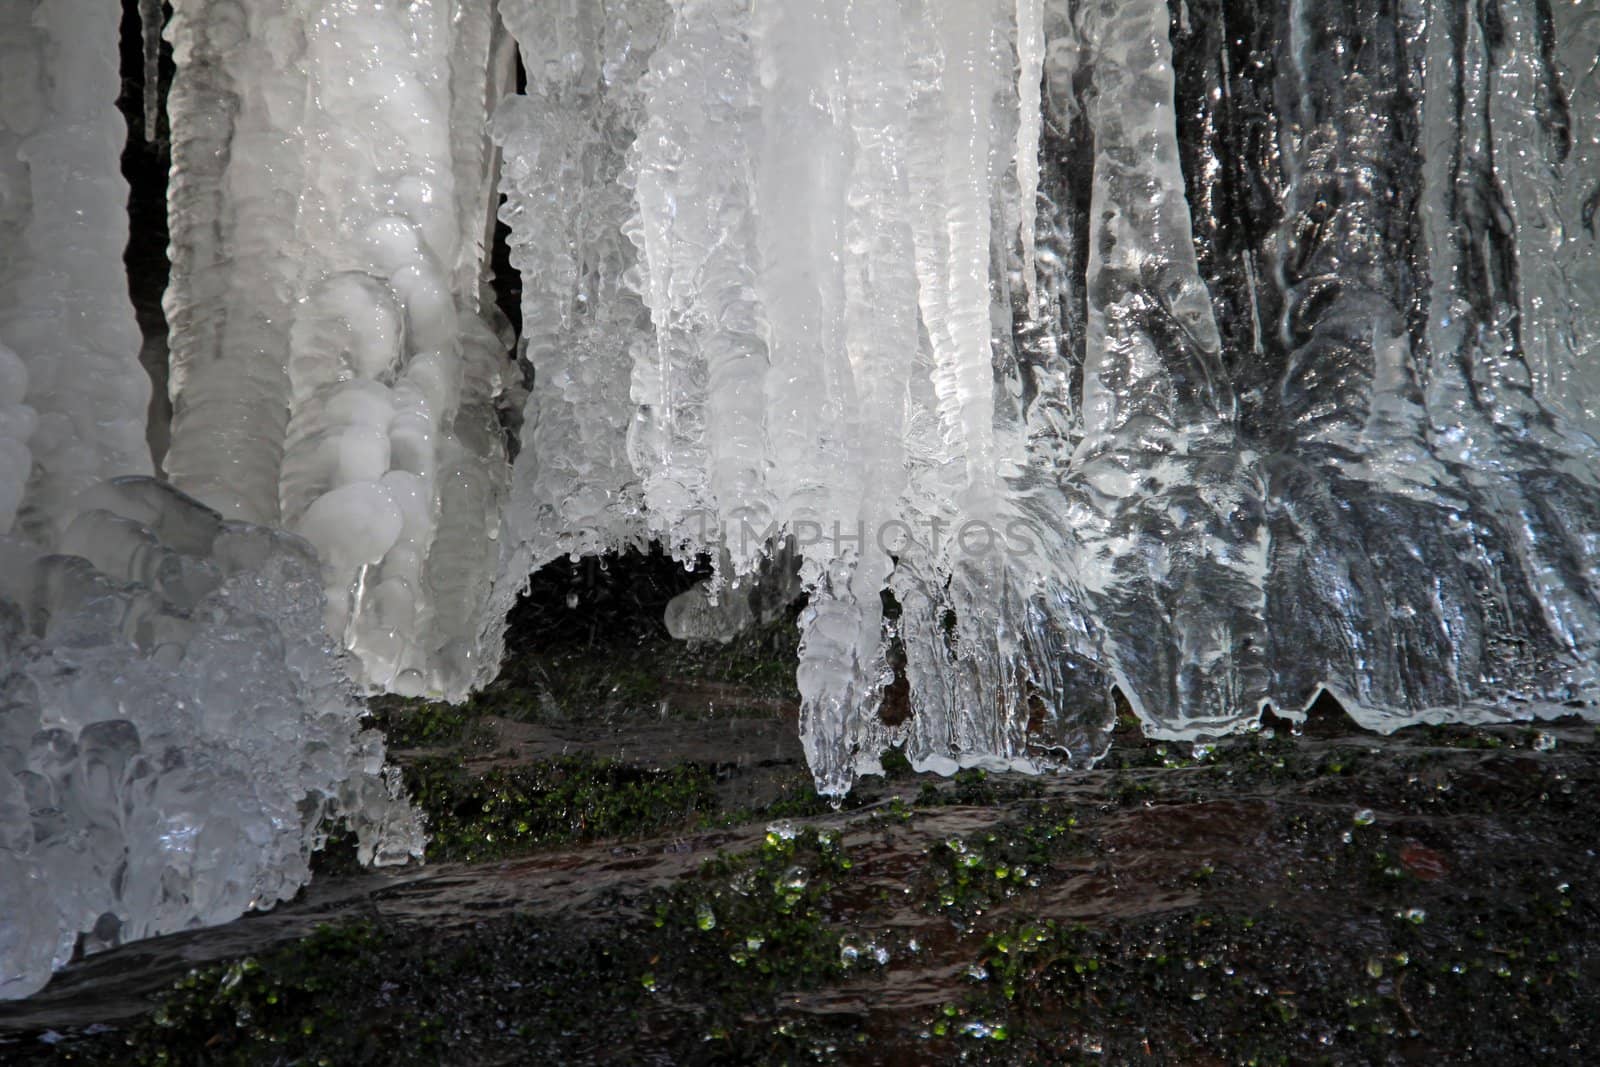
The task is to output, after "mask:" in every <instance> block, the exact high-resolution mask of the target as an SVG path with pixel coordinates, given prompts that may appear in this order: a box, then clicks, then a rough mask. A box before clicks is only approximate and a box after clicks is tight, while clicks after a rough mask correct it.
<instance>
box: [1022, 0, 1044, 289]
mask: <svg viewBox="0 0 1600 1067" xmlns="http://www.w3.org/2000/svg"><path fill="white" fill-rule="evenodd" d="M1043 78H1044V0H1017V207H1018V210H1017V232H1018V235H1019V236H1020V237H1021V239H1022V283H1023V285H1024V286H1026V287H1027V292H1028V311H1029V313H1030V314H1032V313H1033V311H1034V308H1035V306H1036V305H1037V303H1038V298H1039V294H1038V283H1039V279H1038V266H1037V264H1036V263H1035V261H1034V231H1035V229H1036V227H1037V223H1038V218H1039V203H1038V200H1039V124H1040V122H1042V121H1043V114H1042V113H1041V110H1040V101H1039V88H1040V82H1041V80H1042V79H1043Z"/></svg>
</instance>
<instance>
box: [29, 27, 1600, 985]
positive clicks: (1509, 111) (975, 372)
mask: <svg viewBox="0 0 1600 1067" xmlns="http://www.w3.org/2000/svg"><path fill="white" fill-rule="evenodd" d="M139 7H140V10H141V13H142V14H143V15H144V17H145V18H146V20H147V25H146V32H145V35H144V42H143V43H144V45H145V56H146V61H147V62H149V61H151V60H152V59H154V58H158V55H157V53H156V51H155V50H154V48H153V47H152V46H153V45H154V44H156V43H158V41H157V39H156V38H155V37H154V36H152V34H151V29H150V27H151V26H152V25H153V23H154V22H155V21H157V20H158V18H159V15H160V13H161V5H160V4H155V3H146V2H141V3H140V5H139ZM173 8H174V11H173V18H172V20H171V23H170V25H169V26H168V27H167V31H166V32H167V35H168V38H169V40H170V41H171V42H172V44H173V49H174V59H175V61H176V65H177V79H176V81H175V83H174V85H173V87H172V91H171V94H170V96H169V98H168V105H169V107H168V126H169V127H170V131H171V137H172V145H173V161H174V166H173V174H172V182H171V187H170V201H169V207H170V214H171V220H170V221H171V233H172V259H173V278H172V284H171V287H170V289H169V291H168V293H167V297H166V309H167V313H168V316H169V320H170V327H171V343H172V373H171V390H172V396H173V402H174V425H173V427H172V448H171V451H170V453H169V454H168V457H167V470H168V474H169V475H170V477H171V478H172V480H173V483H174V485H175V486H176V487H177V489H181V490H183V491H184V492H186V493H189V494H192V496H193V497H197V498H198V499H199V501H200V502H199V503H197V502H196V501H195V500H193V499H190V498H189V497H186V496H184V495H182V494H181V493H178V492H177V491H176V490H174V489H173V488H171V487H168V486H164V485H162V484H161V483H157V482H154V481H151V480H148V479H144V478H138V477H135V478H132V479H131V480H130V479H128V478H126V477H120V478H119V477H118V476H128V475H144V474H147V473H148V472H149V469H150V463H149V454H148V452H147V450H146V447H145V444H144V433H143V430H144V426H143V420H144V412H145V409H146V403H145V401H146V398H147V393H146V392H145V390H146V389H147V388H148V383H147V382H146V381H145V379H144V378H143V376H142V375H141V373H140V371H139V368H138V363H137V354H138V349H139V338H138V336H137V331H136V328H135V324H134V319H133V317H132V315H131V312H130V310H129V308H128V301H127V293H126V287H125V285H124V282H123V278H122V275H121V256H120V253H121V246H122V243H123V241H124V240H125V239H126V234H127V222H126V212H125V208H124V200H125V197H126V189H125V187H124V186H123V185H122V182H121V179H120V177H119V176H118V172H117V152H118V149H119V148H120V146H121V144H122V136H123V134H122V130H121V129H120V127H119V126H118V121H119V120H118V119H117V117H116V113H115V111H114V109H113V108H112V107H111V103H110V102H111V100H112V98H113V97H114V96H115V93H116V90H117V67H116V56H117V47H116V46H117V41H116V38H115V21H114V19H113V18H112V14H111V11H110V9H108V8H106V7H105V5H103V4H99V3H91V2H89V0H48V2H45V0H0V14H3V15H5V16H7V18H6V21H5V24H6V25H7V27H8V32H7V36H6V38H5V40H4V41H3V42H0V96H3V104H4V106H3V107H0V248H3V249H4V258H3V259H0V534H5V533H6V532H7V531H9V536H6V537H4V538H3V539H0V652H3V654H4V659H3V661H0V701H4V702H5V707H6V712H5V717H4V718H3V719H0V834H3V837H0V895H3V899H0V904H3V905H4V908H3V914H5V915H6V916H8V917H9V916H11V915H26V916H28V919H27V921H25V922H20V923H19V922H10V923H7V924H5V925H4V926H0V982H3V983H5V984H4V986H3V987H0V992H3V993H5V994H8V995H16V994H17V993H18V992H24V991H26V990H27V989H31V988H35V987H36V986H37V984H38V983H39V982H40V981H42V976H44V975H46V974H48V971H49V969H50V967H51V966H52V965H54V964H56V963H59V961H60V960H61V959H62V957H63V954H64V953H66V952H67V951H69V950H70V949H71V947H72V945H73V944H74V942H75V941H76V939H77V937H78V935H79V934H80V933H84V932H87V936H88V938H89V942H88V943H89V944H90V945H91V946H94V945H101V944H105V943H108V942H110V941H113V940H115V939H117V938H121V937H127V936H136V935H140V934H144V933H150V932H154V931H157V930H163V929H172V928H175V927H177V926H182V925H186V924H189V923H192V922H197V921H199V922H203V921H211V920H214V919H217V918H220V917H223V916H226V915H230V914H236V913H238V911H240V910H242V909H243V908H245V907H247V906H249V905H250V904H251V903H252V902H254V903H257V904H260V903H265V902H270V901H272V900H275V899H279V898H281V897H282V896H283V895H285V894H286V893H289V892H292V890H293V888H294V886H295V885H298V884H299V882H300V881H302V880H303V879H304V877H305V861H306V856H307V855H308V852H309V850H310V848H311V847H312V846H313V845H314V844H315V843H316V841H317V839H318V835H319V834H320V833H321V832H322V831H321V829H320V827H322V826H323V824H324V822H325V820H326V819H327V818H328V817H329V816H331V815H334V814H341V815H346V816H349V817H351V818H353V819H354V820H355V821H356V822H357V824H358V825H360V826H363V827H365V828H366V830H365V831H364V832H365V833H366V835H367V840H368V842H369V844H370V846H371V848H372V849H373V850H374V851H377V852H381V853H383V854H384V855H386V856H398V855H401V854H406V853H409V852H410V851H412V850H413V848H414V846H415V844H416V840H417V836H416V835H417V831H416V827H415V825H414V823H413V822H412V821H411V816H410V814H409V812H408V810H407V809H406V808H405V807H404V805H403V804H402V803H400V802H399V800H398V799H397V798H396V797H395V796H394V795H393V791H392V790H393V782H392V780H389V779H386V778H385V777H384V773H383V771H382V765H381V749H380V748H379V747H378V742H377V739H376V738H373V737H371V736H369V735H366V734H363V733H361V732H359V731H358V729H357V726H356V710H355V705H354V704H353V702H352V698H351V694H350V692H349V691H348V690H347V688H346V685H345V682H344V681H342V680H341V679H342V675H341V674H340V671H341V667H340V663H341V662H348V664H349V665H350V666H351V667H352V669H353V670H354V671H355V673H356V676H357V681H358V682H359V684H361V685H362V686H364V687H366V688H369V689H379V688H382V689H391V690H396V691H400V692H405V693H428V694H436V695H445V696H449V697H452V698H455V697H460V696H462V695H463V694H465V693H466V692H467V691H468V690H469V689H470V688H471V687H472V686H475V685H479V684H482V683H483V682H485V681H487V680H488V678H489V677H490V676H491V675H492V673H493V672H494V670H495V667H496V665H497V662H498V659H499V656H500V644H501V638H500V633H501V628H502V626H503V615H504V609H505V608H506V607H508V606H509V604H510V603H511V601H512V600H513V599H514V598H515V596H516V595H517V593H518V591H519V590H520V589H521V588H523V586H524V583H525V582H526V580H527V578H528V576H529V574H530V572H531V571H532V570H533V569H535V568H537V567H538V566H540V565H542V564H543V563H545V562H547V561H549V560H551V559H554V558H556V557H558V556H561V555H569V556H578V555H582V554H593V553H600V552H605V551H609V550H613V549H616V548H620V547H623V546H626V545H635V544H641V543H643V542H645V541H647V540H657V541H659V542H661V543H662V544H664V545H665V546H666V547H667V548H668V550H669V551H671V552H672V553H673V554H674V555H675V556H677V557H678V558H679V559H680V560H683V561H685V562H692V561H693V560H694V559H696V558H697V557H698V556H700V555H701V554H702V553H703V554H707V555H709V557H710V558H711V559H712V560H713V561H714V562H715V564H716V569H717V574H716V576H715V578H713V579H712V580H711V581H710V582H709V583H707V584H706V585H704V586H702V587H699V588H697V589H696V590H695V591H693V593H691V594H689V595H688V596H686V597H685V598H681V599H680V600H679V601H677V602H675V604H674V607H673V609H672V614H671V617H670V619H669V623H670V624H671V625H672V627H673V629H674V631H675V632H678V633H681V634H683V635H686V636H695V637H699V638H708V637H709V638H720V637H724V636H726V635H727V633H728V632H729V631H730V630H731V629H732V628H734V627H737V626H738V625H741V624H742V623H743V621H744V620H746V619H748V618H754V617H756V616H758V615H762V614H770V612H771V611H772V610H773V605H774V604H776V603H779V602H781V601H783V600H785V599H786V593H787V589H788V587H787V586H786V584H785V583H787V582H789V581H790V580H791V575H795V574H797V575H798V583H799V587H800V588H802V589H803V590H804V592H805V594H806V597H807V603H806V607H805V610H804V612H803V613H802V615H801V618H800V625H801V628H802V645H801V662H800V665H799V670H798V683H799V689H800V692H801V695H802V713H801V731H802V735H803V740H804V743H805V747H806V751H807V754H808V757H809V759H810V761H811V765H812V768H813V771H814V772H815V775H816V780H817V783H818V786H819V788H821V789H822V790H823V791H825V792H828V793H834V794H837V793H840V792H842V791H844V790H846V789H848V788H849V787H850V784H851V783H852V781H853V780H854V778H855V776H856V775H858V774H860V773H863V772H872V771H874V770H876V769H878V768H879V757H880V755H881V753H882V752H883V751H884V750H885V749H886V748H887V747H889V746H901V747H903V748H904V750H905V752H906V755H907V756H908V757H909V758H910V759H911V761H912V762H913V763H914V764H915V765H916V766H918V767H922V768H927V769H933V770H939V771H944V772H949V771H951V770H953V769H955V768H957V767H959V766H963V765H974V764H977V765H982V766H991V767H1013V768H1021V769H1027V770H1039V769H1043V768H1047V767H1055V766H1062V765H1075V766H1076V765H1084V764H1087V763H1091V762H1092V761H1093V760H1095V759H1096V758H1098V757H1099V755H1100V754H1101V753H1102V752H1103V751H1104V749H1105V746H1106V743H1107V736H1108V731H1109V728H1110V725H1111V722H1112V714H1111V703H1110V699H1109V694H1110V692H1111V690H1112V688H1113V687H1116V688H1117V689H1120V691H1121V692H1122V693H1123V695H1124V696H1125V697H1126V698H1127V700H1128V702H1129V704H1130V705H1131V706H1132V708H1133V709H1134V711H1135V712H1136V713H1137V714H1138V715H1139V717H1140V718H1141V719H1142V721H1143V723H1144V725H1145V728H1146V730H1147V731H1149V732H1151V733H1154V734H1157V735H1159V736H1164V737H1170V738H1203V737H1210V736H1213V735H1216V734H1219V733H1222V732H1225V731H1228V730H1236V729H1243V728H1248V727H1249V726H1250V725H1252V724H1253V723H1254V722H1256V721H1257V719H1258V717H1259V715H1260V713H1261V709H1262V707H1263V706H1264V705H1266V704H1269V703H1270V704H1271V705H1273V706H1274V707H1275V708H1276V709H1278V711H1279V713H1280V714H1286V715H1288V716H1290V717H1295V716H1297V715H1299V714H1301V713H1302V712H1301V709H1303V708H1304V707H1306V706H1307V704H1308V703H1309V701H1310V700H1312V699H1313V698H1314V697H1315V696H1316V694H1317V693H1318V692H1320V691H1322V690H1330V691H1332V692H1333V693H1335V694H1336V695H1337V696H1338V697H1339V699H1340V700H1341V701H1342V702H1343V703H1344V704H1345V705H1346V707H1347V708H1348V709H1349V710H1350V711H1351V713H1352V714H1354V715H1355V716H1356V717H1357V718H1358V719H1360V720H1361V721H1362V722H1364V723H1366V724H1368V725H1370V726H1373V727H1375V728H1378V729H1384V730H1387V729H1393V728H1396V727H1398V726H1401V725H1404V724H1406V723H1412V722H1419V721H1440V720H1446V719H1453V720H1474V721H1482V720H1488V719H1495V718H1508V717H1535V716H1551V715H1557V714H1562V713H1565V712H1568V711H1572V710H1576V711H1580V712H1583V713H1585V714H1590V715H1593V714H1595V710H1594V709H1595V702H1596V698H1597V695H1600V473H1597V460H1600V445H1597V442H1596V435H1597V434H1600V370H1597V367H1600V358H1597V353H1596V351H1595V346H1596V339H1597V337H1600V249H1597V244H1600V237H1597V230H1596V216H1597V215H1600V178H1597V177H1596V175H1597V174H1600V70H1597V67H1600V63H1597V59H1596V57H1597V55H1600V17H1597V16H1596V15H1595V14H1593V13H1592V12H1590V11H1589V10H1588V8H1587V6H1586V5H1582V4H1570V3H1561V4H1549V3H1544V2H1542V0H1499V2H1498V3H1495V4H1492V5H1476V4H1463V3H1456V2H1453V0H1419V2H1418V3H1415V4H1411V5H1402V6H1401V7H1399V8H1396V7H1395V6H1394V5H1392V4H1387V3H1380V2H1378V0H1347V2H1345V0H1341V2H1338V3H1334V2H1330V0H1175V2H1174V3H1168V2H1166V0H961V2H949V0H784V2H782V3H753V2H751V0H559V2H554V3H541V2H535V0H499V2H498V3H497V4H492V3H490V2H489V0H411V2H407V3H403V4H388V3H375V2H372V0H250V2H248V3H245V2H241V0H176V2H175V3H174V5H173ZM513 40H514V42H515V47H516V48H517V49H519V50H520V54H521V59H522V67H523V70H524V73H525V75H526V90H525V91H523V92H516V91H513V88H512V86H513V84H514V83H513V80H512V75H513V66H512V63H511V52H510V50H511V48H512V47H513V45H512V42H513ZM149 87H150V86H149V85H148V79H147V89H148V88H149ZM145 103H146V107H147V110H146V117H145V125H146V127H147V129H150V130H152V131H153V130H154V129H155V128H156V127H157V125H158V119H159V116H158V115H157V114H155V113H154V111H155V110H156V108H153V107H152V105H156V107H158V106H159V103H160V100H159V96H147V97H146V100H145ZM497 191H498V192H499V193H500V194H502V195H503V196H504V204H503V205H502V206H501V207H500V208H499V215H500V217H501V219H502V220H503V221H504V222H505V223H506V224H507V225H508V226H509V227H510V231H511V255H512V260H513V263H514V264H515V266H516V267H517V269H518V270H519V272H520V275H521V281H522V306H521V317H522V322H523V330H522V336H521V338H520V339H519V341H518V349H517V352H516V359H517V360H518V361H519V362H520V365H521V366H520V371H521V373H520V374H519V373H518V370H519V368H518V367H517V365H516V364H515V363H513V362H512V360H511V359H510V358H508V353H507V349H508V346H509V342H510V338H509V335H508V332H507V331H506V330H504V329H503V328H501V327H502V326H503V323H500V324H497V322H496V320H495V318H494V316H495V312H494V310H493V308H492V306H491V305H490V303H489V302H488V301H486V300H484V299H483V296H482V293H483V291H484V288H485V279H486V263H487V260H488V256H487V255H486V248H485V237H486V234H487V232H488V229H489V227H490V226H491V225H492V222H493V217H494V210H495V203H496V193H497ZM519 379H521V380H519ZM524 381H525V382H526V386H527V392H526V395H525V396H524V395H523V392H522V390H523V386H524ZM497 405H500V406H502V407H507V408H510V407H514V406H516V405H521V407H522V410H521V419H520V437H519V439H517V440H516V441H514V442H512V445H513V446H514V449H515V456H514V458H508V453H509V452H510V451H511V450H510V449H508V448H507V445H506V442H507V438H506V435H505V433H504V427H505V425H507V424H510V425H515V424H516V422H517V420H516V419H515V418H514V417H513V418H511V419H508V420H506V423H502V420H501V419H500V417H499V416H500V414H501V412H499V411H498V410H497ZM107 479H117V480H113V481H107ZM211 508H214V509H215V511H212V510H209V509H211ZM270 527H282V528H283V529H281V530H274V529H272V528H270ZM285 531H292V532H285ZM297 534H298V535H303V537H304V540H301V539H300V537H299V536H296V535H297ZM313 549H314V550H315V551H314V552H313ZM760 581H767V582H770V583H772V584H770V585H769V586H762V585H760V584H757V585H756V587H755V588H754V590H752V586H751V584H750V583H752V582H757V583H759V582H760ZM319 592H321V593H323V594H325V597H326V608H325V616H324V621H325V623H326V625H327V627H328V628H329V631H330V632H332V633H333V634H334V635H335V639H336V641H335V642H330V641H329V640H328V639H326V638H325V637H324V636H323V630H322V629H321V628H320V627H319V625H318V621H317V618H316V616H317V614H318V611H319V608H318V605H319V603H320V602H319V599H318V594H319ZM335 644H338V645H343V646H344V647H345V648H347V649H349V650H350V652H351V653H352V656H351V657H350V658H349V659H348V660H345V661H341V659H340V658H339V656H338V654H337V651H336V648H335ZM897 675H901V676H903V677H904V679H905V681H906V682H907V683H908V690H909V695H910V699H909V705H910V711H909V715H906V716H904V717H901V716H899V715H895V716H893V721H890V719H889V718H885V717H884V716H882V715H880V714H879V706H880V703H881V702H882V699H883V695H884V691H885V689H886V687H887V686H888V685H889V683H890V682H891V681H892V680H893V679H894V678H895V677H896V676H897ZM241 694H243V695H246V696H248V698H249V700H250V702H251V703H250V706H249V707H248V709H241V707H240V701H241Z"/></svg>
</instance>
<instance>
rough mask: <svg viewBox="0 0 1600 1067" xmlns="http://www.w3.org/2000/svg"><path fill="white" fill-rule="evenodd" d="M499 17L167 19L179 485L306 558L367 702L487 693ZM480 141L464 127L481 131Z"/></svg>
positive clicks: (498, 474)
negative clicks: (262, 527)
mask: <svg viewBox="0 0 1600 1067" xmlns="http://www.w3.org/2000/svg"><path fill="white" fill-rule="evenodd" d="M491 27H492V13H491V11H490V10H489V8H488V6H487V5H471V6H468V7H462V8H460V9H458V8H457V6H456V5H453V4H448V3H418V4H412V5H406V6H404V7H381V6H380V7H374V6H372V5H368V4H359V3H354V2H350V0H295V2H284V3H268V4H262V5H250V6H249V7H248V9H242V8H240V7H238V6H236V5H233V4H231V3H228V2H227V0H215V2H199V0H197V2H194V3H185V4H180V5H179V10H178V11H177V12H176V13H175V17H174V20H173V24H172V26H171V28H170V30H169V32H170V33H171V35H172V37H173V40H174V45H175V50H176V52H177V54H178V58H179V68H180V73H179V77H178V81H177V82H176V83H175V86H174V89H173V96H172V103H171V106H170V109H169V110H170V112H171V121H172V126H173V131H174V133H173V137H174V182H173V193H172V204H171V207H172V215H173V231H174V244H175V247H177V248H179V249H180V251H179V253H178V255H177V258H176V259H175V261H174V282H173V285H172V288H171V289H170V290H169V293H168V314H169V318H170V319H171V321H172V324H173V331H174V349H173V396H174V405H175V407H174V411H175V416H174V429H173V446H172V452H171V454H170V456H169V459H168V469H169V470H170V471H171V473H172V476H173V479H174V481H175V482H176V484H178V485H179V486H180V487H184V488H187V489H189V490H191V491H193V492H194V493H195V494H196V495H198V496H199V497H200V498H201V499H203V500H206V501H207V502H210V503H213V504H215V505H216V506H217V507H219V508H221V509H222V510H224V511H225V512H226V513H228V514H230V515H233V514H237V515H243V516H249V517H254V518H257V519H260V520H264V521H267V520H270V521H281V522H282V523H283V524H284V525H286V526H287V527H289V528H291V529H295V530H298V531H300V532H301V533H303V534H304V535H305V536H306V537H307V538H309V539H310V540H311V541H312V542H313V543H314V544H315V546H316V547H317V549H318V552H319V554H320V556H321V558H322V560H323V564H324V567H325V579H326V583H327V599H328V625H329V627H330V628H331V630H332V631H333V632H334V633H336V634H337V635H339V637H340V639H341V640H342V641H343V642H344V643H345V644H346V646H347V647H349V648H350V649H351V650H352V651H353V652H354V653H355V657H356V663H357V664H358V665H359V670H358V673H359V675H360V677H361V680H362V681H363V682H364V683H365V684H367V685H370V686H376V687H380V688H385V689H392V690H395V691H398V692H403V693H409V694H423V693H428V694H433V695H445V696H450V697H455V698H459V697H461V696H463V695H465V693H466V692H467V690H468V689H469V688H470V687H471V686H472V685H475V684H482V683H483V682H484V681H486V680H487V678H488V676H489V672H490V671H491V670H492V661H497V660H498V655H499V648H498V644H497V641H496V634H497V632H498V631H497V629H496V627H495V626H494V625H493V624H488V625H486V624H485V623H484V622H483V616H484V615H485V614H487V613H488V609H487V603H488V599H489V595H490V583H491V581H492V577H493V562H494V557H495V554H496V553H495V550H494V544H493V542H494V540H495V538H496V536H497V534H498V529H497V525H498V512H499V498H500V495H501V493H502V491H503V485H504V481H505V469H504V468H505V456H504V448H503V445H502V443H501V439H500V436H499V434H498V432H497V418H496V414H495V411H494V398H495V397H496V396H497V395H498V394H499V393H500V391H501V387H502V375H503V372H504V370H505V369H506V367H505V363H504V359H503V356H502V354H501V353H500V352H499V351H498V350H497V349H498V344H497V341H496V338H495V336H494V334H493V333H492V331H491V330H490V329H489V328H488V327H487V326H486V325H485V324H484V323H483V322H482V321H481V320H480V319H479V318H478V316H477V314H476V309H477V308H478V306H479V302H480V286H481V275H482V266H481V264H482V259H483V249H484V240H485V232H484V231H485V227H486V225H487V203H488V198H489V196H490V189H491V187H492V176H491V167H490V162H489V159H490V157H489V153H488V148H487V142H486V131H485V130H484V128H483V126H482V125H481V119H482V114H483V110H484V109H485V108H486V107H487V102H488V99H489V94H490V92H491V89H490V82H489V78H490V58H491V54H492V40H491V37H492V34H491ZM474 119H476V121H474Z"/></svg>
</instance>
